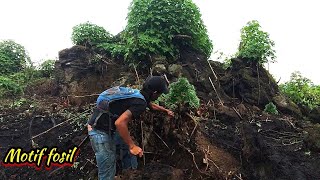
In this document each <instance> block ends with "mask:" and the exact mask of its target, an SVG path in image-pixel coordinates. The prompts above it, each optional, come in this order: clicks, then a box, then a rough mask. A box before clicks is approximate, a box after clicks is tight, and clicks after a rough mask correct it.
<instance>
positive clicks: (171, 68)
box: [168, 64, 182, 77]
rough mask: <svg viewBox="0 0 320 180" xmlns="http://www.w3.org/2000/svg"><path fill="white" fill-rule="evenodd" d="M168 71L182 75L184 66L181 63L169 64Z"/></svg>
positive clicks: (173, 74)
mask: <svg viewBox="0 0 320 180" xmlns="http://www.w3.org/2000/svg"><path fill="white" fill-rule="evenodd" d="M168 71H169V73H170V75H172V76H175V77H180V76H181V74H182V66H181V65H179V64H172V65H170V66H169V68H168Z"/></svg>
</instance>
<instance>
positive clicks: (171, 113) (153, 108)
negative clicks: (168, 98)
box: [149, 102, 174, 117]
mask: <svg viewBox="0 0 320 180" xmlns="http://www.w3.org/2000/svg"><path fill="white" fill-rule="evenodd" d="M149 106H150V107H151V108H152V110H155V111H162V112H166V113H167V114H168V115H169V116H170V117H173V116H174V113H173V112H172V111H170V110H169V109H166V108H164V107H162V106H159V105H157V104H154V103H152V102H150V104H149Z"/></svg>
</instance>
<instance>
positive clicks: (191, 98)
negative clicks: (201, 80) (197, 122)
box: [158, 78, 200, 109]
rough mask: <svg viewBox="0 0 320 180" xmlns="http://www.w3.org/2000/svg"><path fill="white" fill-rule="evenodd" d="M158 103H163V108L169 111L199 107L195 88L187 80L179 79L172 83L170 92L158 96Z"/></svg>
mask: <svg viewBox="0 0 320 180" xmlns="http://www.w3.org/2000/svg"><path fill="white" fill-rule="evenodd" d="M158 101H160V102H164V103H165V106H166V107H168V108H170V109H179V108H181V107H189V108H199V106H200V100H199V98H198V96H197V94H196V91H195V88H194V86H193V85H192V84H190V83H189V81H188V79H187V78H179V79H178V81H177V82H174V83H172V84H171V85H170V92H169V93H168V94H166V95H162V96H160V97H159V98H158Z"/></svg>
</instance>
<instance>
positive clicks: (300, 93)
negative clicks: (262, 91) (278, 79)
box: [280, 71, 320, 109]
mask: <svg viewBox="0 0 320 180" xmlns="http://www.w3.org/2000/svg"><path fill="white" fill-rule="evenodd" d="M280 90H281V91H282V92H283V93H284V94H285V95H286V96H288V97H289V98H290V99H291V100H292V101H293V102H295V103H297V104H301V105H304V106H307V107H309V108H310V109H313V108H315V107H317V106H319V105H320V86H319V85H318V86H316V85H314V84H313V83H312V82H311V80H310V79H308V78H305V77H303V76H302V75H301V73H300V72H298V71H296V72H293V73H292V74H291V77H290V80H289V81H288V82H286V83H284V84H281V85H280Z"/></svg>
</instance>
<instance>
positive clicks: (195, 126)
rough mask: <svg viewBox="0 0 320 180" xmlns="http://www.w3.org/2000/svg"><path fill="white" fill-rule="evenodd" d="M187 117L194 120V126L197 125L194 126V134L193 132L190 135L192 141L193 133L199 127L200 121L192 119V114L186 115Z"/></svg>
mask: <svg viewBox="0 0 320 180" xmlns="http://www.w3.org/2000/svg"><path fill="white" fill-rule="evenodd" d="M186 115H187V116H189V117H190V118H191V119H192V120H193V122H194V124H195V125H194V128H193V130H192V132H191V135H190V139H191V137H192V135H193V133H194V132H195V130H196V128H197V127H198V121H197V120H196V119H195V118H194V117H192V115H191V114H189V113H186Z"/></svg>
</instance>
